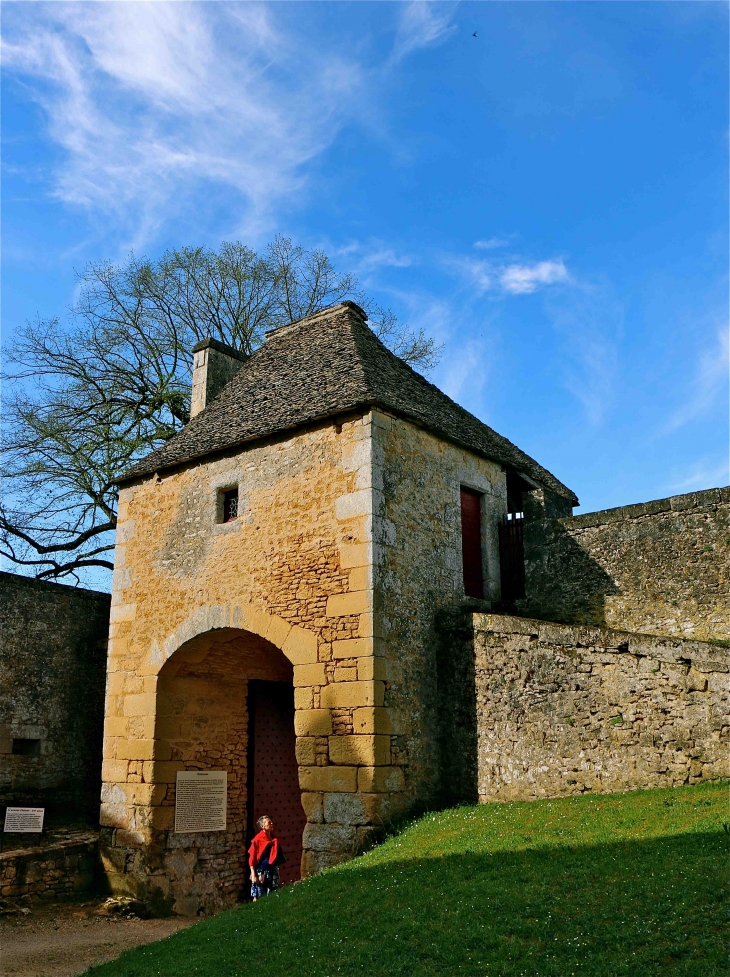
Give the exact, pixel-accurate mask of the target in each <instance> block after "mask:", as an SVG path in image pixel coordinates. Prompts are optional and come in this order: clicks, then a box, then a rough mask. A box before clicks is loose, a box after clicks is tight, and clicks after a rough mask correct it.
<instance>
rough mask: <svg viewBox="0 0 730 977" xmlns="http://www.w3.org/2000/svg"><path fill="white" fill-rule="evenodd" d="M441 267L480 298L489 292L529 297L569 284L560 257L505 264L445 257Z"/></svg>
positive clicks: (467, 258)
mask: <svg viewBox="0 0 730 977" xmlns="http://www.w3.org/2000/svg"><path fill="white" fill-rule="evenodd" d="M444 265H445V267H447V268H450V269H451V270H454V271H456V272H457V273H459V274H460V275H461V276H462V277H463V278H465V279H466V280H467V281H468V282H469V284H470V285H471V286H472V287H473V288H475V289H476V291H477V293H478V294H480V295H483V294H484V293H485V292H489V291H497V292H502V293H503V294H507V295H529V294H532V293H533V292H536V291H538V289H541V288H545V287H546V286H548V285H558V284H569V283H570V282H571V281H572V279H571V277H570V274H569V272H568V269H567V268H566V266H565V262H564V261H563V259H562V258H554V259H551V260H548V261H536V262H524V261H513V262H510V263H505V262H497V261H490V260H488V259H478V258H470V257H463V256H458V257H454V256H453V255H449V256H448V257H446V258H445V259H444Z"/></svg>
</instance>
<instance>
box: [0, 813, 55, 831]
mask: <svg viewBox="0 0 730 977" xmlns="http://www.w3.org/2000/svg"><path fill="white" fill-rule="evenodd" d="M44 811H45V808H43V807H8V808H6V809H5V827H4V828H3V831H8V832H11V831H14V832H16V833H18V834H21V833H22V834H30V833H34V834H40V833H41V832H42V831H43V812H44Z"/></svg>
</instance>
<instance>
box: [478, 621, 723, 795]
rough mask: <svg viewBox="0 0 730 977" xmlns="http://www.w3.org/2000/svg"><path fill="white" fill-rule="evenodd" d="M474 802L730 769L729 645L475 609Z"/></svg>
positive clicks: (712, 776) (683, 779)
mask: <svg viewBox="0 0 730 977" xmlns="http://www.w3.org/2000/svg"><path fill="white" fill-rule="evenodd" d="M472 625H473V642H474V644H473V656H474V657H473V662H474V677H475V686H476V730H477V767H478V772H477V777H478V794H479V800H480V801H512V800H531V799H534V798H539V797H560V796H564V795H570V794H579V793H583V792H585V791H596V792H600V793H611V792H614V791H623V790H632V789H636V788H648V787H675V786H679V785H681V784H693V783H698V782H700V781H703V780H716V779H719V778H723V777H727V776H729V775H730V753H729V751H728V745H729V742H728V741H729V740H730V649H728V648H726V647H722V646H718V645H713V644H708V643H704V642H700V641H686V640H682V639H678V638H661V637H657V636H655V635H646V634H632V633H628V632H624V631H614V630H609V629H606V628H592V627H580V626H570V625H561V624H550V623H546V622H542V621H535V620H528V619H524V618H516V617H508V616H502V615H491V614H475V615H474V616H473V621H472Z"/></svg>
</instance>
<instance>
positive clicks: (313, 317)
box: [264, 299, 368, 342]
mask: <svg viewBox="0 0 730 977" xmlns="http://www.w3.org/2000/svg"><path fill="white" fill-rule="evenodd" d="M340 309H349V310H351V311H353V312H356V313H357V314H358V315H359V316H360V318H362V321H363V322H366V321H367V317H368V315H367V312H366V311H365V309H363V308H362V307H361V306H359V305H358V304H357V302H352V301H351V300H350V299H343V301H342V302H336V303H335V304H334V305H326V306H325V307H324V308H323V309H317V311H316V312H311V313H310V314H309V315H305V316H302V318H301V319H294V320H293V321H292V322H286V323H284V325H281V326H275V327H274V328H273V329H267V330H265V332H264V335H265V336H266V341H267V342H268V340H269V337H272V338H273V337H274V336H277V337H278V336H285V335H287V334H288V333H290V332H294V330H295V329H299V327H300V326H307V325H309V324H310V323H315V322H317V321H319V320H320V319H329V318H331V317H332V316H333V315H334V314H336V313H337V312H338V311H339V310H340Z"/></svg>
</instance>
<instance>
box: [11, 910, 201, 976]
mask: <svg viewBox="0 0 730 977" xmlns="http://www.w3.org/2000/svg"><path fill="white" fill-rule="evenodd" d="M102 902H103V899H98V900H94V901H93V902H92V901H90V899H89V897H88V896H87V897H86V898H85V899H81V900H79V901H78V902H64V903H55V904H51V905H45V906H42V907H39V908H33V910H32V912H31V914H30V915H27V916H18V915H12V916H3V917H2V919H0V977H76V975H77V974H82V973H83V972H84V971H85V970H86V969H87V968H88V967H90V966H91V965H92V964H95V963H104V962H105V961H106V960H113V959H114V957H118V956H119V954H120V953H122V951H124V950H130V949H131V948H132V947H135V946H140V945H142V944H144V943H152V942H153V941H154V940H162V939H164V937H166V936H170V935H171V934H172V933H176V932H177V931H178V930H180V929H184V928H185V927H186V926H190V925H192V924H193V923H194V922H195V920H192V919H180V918H179V917H175V918H173V919H124V918H121V917H119V916H100V915H97V913H98V910H99V907H100V905H101V904H102Z"/></svg>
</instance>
